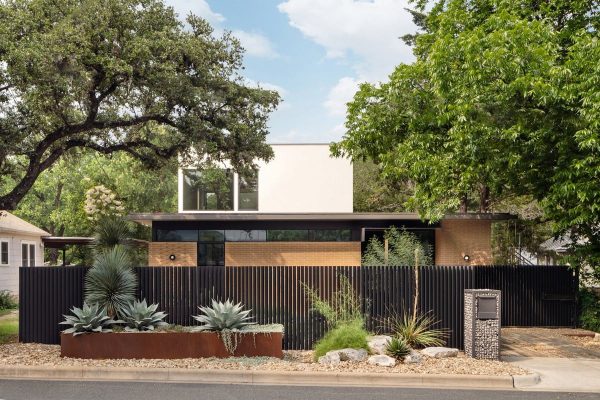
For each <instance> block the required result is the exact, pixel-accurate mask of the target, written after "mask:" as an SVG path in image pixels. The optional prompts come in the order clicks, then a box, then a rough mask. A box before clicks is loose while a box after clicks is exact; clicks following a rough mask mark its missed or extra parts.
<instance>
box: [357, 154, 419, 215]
mask: <svg viewBox="0 0 600 400" xmlns="http://www.w3.org/2000/svg"><path fill="white" fill-rule="evenodd" d="M353 171H354V172H353V174H354V211H355V212H396V211H407V208H406V202H407V200H408V199H409V198H410V195H411V194H412V187H411V184H410V182H392V181H391V180H388V181H386V180H384V179H382V178H381V175H380V171H379V167H378V166H377V165H375V164H374V163H373V162H372V161H358V160H357V161H355V162H354V163H353Z"/></svg>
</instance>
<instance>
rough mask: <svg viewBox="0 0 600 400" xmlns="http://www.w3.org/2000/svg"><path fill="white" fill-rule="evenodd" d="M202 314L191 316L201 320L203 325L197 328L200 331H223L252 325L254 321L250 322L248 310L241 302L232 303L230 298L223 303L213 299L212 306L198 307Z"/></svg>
mask: <svg viewBox="0 0 600 400" xmlns="http://www.w3.org/2000/svg"><path fill="white" fill-rule="evenodd" d="M198 308H199V309H200V311H201V312H202V313H203V314H204V315H195V316H193V318H194V319H195V320H196V321H200V322H202V323H203V324H204V325H201V326H199V327H198V328H197V329H198V330H201V331H223V330H233V329H238V330H239V329H241V328H243V327H245V326H248V325H254V324H255V322H250V321H249V320H250V319H251V317H250V316H249V314H250V311H252V310H244V306H243V305H242V304H241V303H238V304H233V302H231V301H230V300H226V301H225V303H222V302H220V301H216V300H213V301H212V307H198Z"/></svg>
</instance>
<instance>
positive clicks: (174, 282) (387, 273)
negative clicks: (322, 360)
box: [19, 266, 578, 349]
mask: <svg viewBox="0 0 600 400" xmlns="http://www.w3.org/2000/svg"><path fill="white" fill-rule="evenodd" d="M87 269H88V268H87V267H36V268H27V267H23V268H21V269H20V271H19V275H20V293H21V296H20V308H19V318H20V321H21V323H20V325H19V338H20V340H21V341H22V342H37V343H54V344H56V343H59V329H60V328H59V325H58V323H59V322H60V321H62V320H63V314H67V313H69V309H70V308H71V307H73V306H77V307H81V305H82V302H83V295H84V280H85V273H86V272H87ZM135 271H136V273H137V276H138V280H139V288H138V296H139V297H140V298H145V299H146V300H147V301H148V302H150V303H159V304H160V309H161V310H164V311H165V312H167V313H168V316H167V321H168V322H169V323H173V324H178V325H194V324H195V322H196V321H195V320H193V318H192V315H197V314H199V310H198V307H199V306H204V305H210V302H211V299H213V298H214V299H218V300H224V299H227V298H229V299H231V300H233V301H235V302H242V303H243V304H244V305H245V306H246V307H248V308H251V309H252V314H253V315H254V316H255V319H256V321H257V322H259V323H262V324H268V323H282V324H284V325H285V336H284V348H286V349H309V348H311V346H312V345H313V343H314V342H315V341H317V340H318V339H319V338H321V337H322V336H323V334H324V333H325V331H326V324H325V321H324V319H323V318H322V317H321V316H320V315H318V314H317V313H316V312H315V311H314V310H312V306H311V304H310V302H309V301H308V299H307V298H306V295H305V293H304V291H303V289H302V283H305V284H306V285H308V286H310V287H312V288H314V289H316V290H318V291H319V293H321V294H322V295H323V296H325V297H327V298H329V297H330V296H331V295H332V293H334V292H335V291H336V290H338V288H339V275H341V274H343V275H345V276H347V277H348V279H349V280H350V282H352V284H353V286H354V287H355V289H356V291H357V292H358V293H359V294H360V296H361V298H362V299H363V311H364V312H365V314H366V315H367V327H368V328H369V330H372V331H383V332H386V331H388V330H389V329H390V326H389V324H388V323H387V317H389V316H390V315H391V314H392V313H396V314H398V315H401V314H402V313H404V312H411V310H412V306H413V293H414V273H415V270H414V268H411V267H396V266H394V267H391V266H390V267H340V266H328V267H315V266H298V267H289V266H276V267H274V266H268V267H262V266H245V267H227V268H224V267H137V268H135ZM419 278H420V285H419V288H420V290H419V293H420V299H419V310H420V312H422V313H426V312H431V314H432V316H434V317H435V318H436V319H437V321H438V322H437V324H436V326H435V327H436V328H442V329H446V330H448V332H449V338H448V345H450V346H453V347H458V348H462V347H463V343H462V342H463V291H464V289H484V288H487V289H498V290H501V291H502V325H503V326H574V324H575V322H576V320H577V314H576V313H577V308H576V302H575V298H576V293H577V288H578V277H577V276H576V275H575V274H574V273H573V272H572V271H571V270H569V269H567V268H566V267H559V266H427V267H421V268H420V269H419Z"/></svg>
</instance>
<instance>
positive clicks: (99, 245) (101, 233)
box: [94, 217, 133, 251]
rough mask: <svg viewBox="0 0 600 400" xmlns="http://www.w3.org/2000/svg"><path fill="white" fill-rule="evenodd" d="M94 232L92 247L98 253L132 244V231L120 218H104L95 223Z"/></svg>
mask: <svg viewBox="0 0 600 400" xmlns="http://www.w3.org/2000/svg"><path fill="white" fill-rule="evenodd" d="M94 231H95V233H94V246H95V247H96V249H97V250H98V251H102V250H105V249H111V248H113V247H115V246H119V245H120V246H124V247H129V246H131V244H132V240H131V239H132V237H133V229H132V228H131V225H130V223H129V222H128V221H125V220H123V219H122V218H119V217H104V218H102V219H100V220H99V221H98V222H97V224H96V227H95V229H94Z"/></svg>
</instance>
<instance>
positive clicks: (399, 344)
mask: <svg viewBox="0 0 600 400" xmlns="http://www.w3.org/2000/svg"><path fill="white" fill-rule="evenodd" d="M410 351H411V348H410V346H409V345H408V343H406V341H405V340H404V339H402V338H399V337H393V338H392V340H390V341H389V342H388V344H387V345H386V346H385V352H386V354H387V355H388V356H390V357H394V358H395V359H396V360H402V359H403V358H404V357H405V356H407V355H409V354H410Z"/></svg>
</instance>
